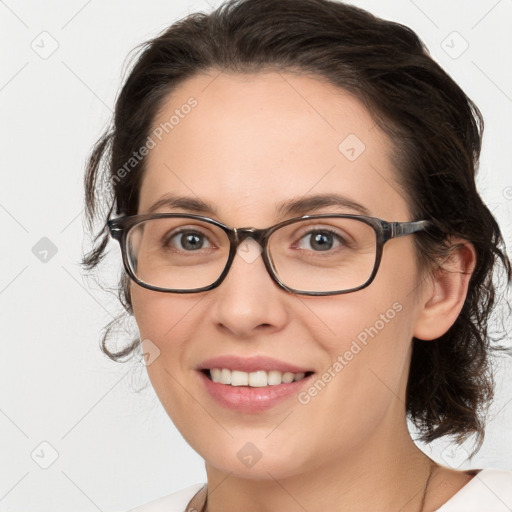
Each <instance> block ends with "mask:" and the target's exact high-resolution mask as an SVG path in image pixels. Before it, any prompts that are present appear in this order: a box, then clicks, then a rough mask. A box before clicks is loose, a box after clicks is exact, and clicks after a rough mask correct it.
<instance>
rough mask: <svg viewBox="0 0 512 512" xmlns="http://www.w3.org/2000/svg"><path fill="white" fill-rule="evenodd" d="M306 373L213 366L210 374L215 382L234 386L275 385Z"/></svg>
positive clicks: (297, 378) (287, 382) (286, 382)
mask: <svg viewBox="0 0 512 512" xmlns="http://www.w3.org/2000/svg"><path fill="white" fill-rule="evenodd" d="M304 375H305V373H292V372H284V373H283V372H279V371H277V370H272V371H270V372H266V371H264V370H259V371H256V372H249V373H248V372H241V371H239V370H228V369H227V368H212V369H211V370H210V376H211V378H212V380H213V382H219V383H221V384H231V385H232V386H251V387H263V386H275V385H277V384H283V383H284V384H289V383H290V382H293V381H294V380H300V379H303V378H304Z"/></svg>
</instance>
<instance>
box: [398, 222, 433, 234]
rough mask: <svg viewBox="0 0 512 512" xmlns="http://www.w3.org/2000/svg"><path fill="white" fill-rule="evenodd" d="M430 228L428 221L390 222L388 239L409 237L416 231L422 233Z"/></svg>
mask: <svg viewBox="0 0 512 512" xmlns="http://www.w3.org/2000/svg"><path fill="white" fill-rule="evenodd" d="M430 226H432V223H431V222H430V221H429V220H418V221H414V222H390V223H389V229H390V233H389V238H397V237H399V236H405V235H411V234H412V233H417V232H418V231H424V230H425V229H427V228H428V227H430Z"/></svg>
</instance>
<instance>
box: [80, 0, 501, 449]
mask: <svg viewBox="0 0 512 512" xmlns="http://www.w3.org/2000/svg"><path fill="white" fill-rule="evenodd" d="M140 50H141V52H140V55H139V56H138V57H137V60H136V62H135V64H134V65H133V67H132V69H131V71H130V72H129V75H128V77H127V79H126V81H125V83H124V85H123V87H122V90H121V92H120V94H119V96H118V99H117V102H116V105H115V115H114V119H113V125H112V126H111V127H110V128H109V129H107V131H106V132H105V133H104V135H103V136H102V137H101V138H100V139H99V141H98V142H97V144H96V146H95V147H94V149H93V151H92V154H91V155H90V159H89V162H88V168H87V172H86V176H85V200H86V212H87V221H88V227H89V230H90V231H91V232H93V231H94V221H95V220H96V219H99V220H100V221H101V223H102V226H103V225H104V223H105V222H106V220H107V218H109V217H110V215H111V214H112V213H113V212H114V209H115V213H116V214H118V215H133V214H136V213H137V209H138V199H139V198H138V195H139V189H140V184H141V178H142V175H143V172H144V165H145V160H144V159H141V160H140V161H138V162H136V164H135V165H133V168H132V169H131V170H130V171H129V172H127V173H126V172H125V173H122V174H123V177H122V179H119V169H122V168H123V166H125V164H126V162H127V161H129V159H130V157H131V156H132V154H133V152H136V151H138V150H139V149H140V148H141V147H142V146H143V145H144V144H145V142H146V140H147V137H148V135H149V130H150V128H151V126H152V122H153V121H154V119H155V116H156V113H157V112H158V109H159V108H160V107H161V105H162V103H163V101H164V100H165V99H166V97H167V96H168V94H169V93H170V92H172V91H173V90H174V89H175V88H176V87H178V86H179V85H180V84H181V83H182V82H183V81H184V80H186V79H187V78H190V77H192V76H193V75H196V74H198V73H200V72H212V71H213V72H219V71H224V72H235V73H244V72H258V71H263V70H265V71H267V70H277V71H293V72H299V73H307V74H310V75H312V76H314V77H317V78H318V79H321V80H325V81H327V82H329V83H332V84H334V85H336V86H338V87H340V88H343V89H345V90H347V91H349V92H351V93H353V94H354V95H356V96H357V97H358V98H359V99H360V100H361V101H363V102H364V104H365V105H366V107H367V108H368V110H369V111H370V113H371V114H372V116H373V118H374V119H375V122H376V123H377V124H378V126H379V127H380V128H381V129H382V130H383V131H384V132H385V133H387V134H388V135H389V136H390V137H391V140H392V141H393V144H394V147H393V157H394V162H395V165H396V168H397V172H398V176H399V177H400V179H399V182H400V183H401V184H402V187H403V189H404V190H405V191H406V194H407V199H408V203H409V206H410V211H411V214H412V217H413V219H431V220H432V221H433V222H434V224H435V226H436V229H435V230H434V231H432V232H431V233H430V234H426V235H418V236H417V237H416V236H415V243H416V247H417V254H418V258H419V260H420V261H421V262H422V263H423V264H424V268H430V269H432V268H434V267H433V265H434V264H435V262H437V265H439V261H440V257H446V255H447V254H449V250H450V244H449V243H448V242H447V241H448V239H449V237H450V236H453V237H459V238H461V239H463V240H467V241H469V242H471V243H472V244H473V245H474V247H475V249H476V253H477V264H476V268H475V270H474V273H473V275H472V277H471V281H470V285H469V291H468V294H467V298H466V301H465V304H464V306H463V309H462V312H461V313H460V315H459V317H458V318H457V320H456V321H455V323H454V324H453V326H452V327H451V328H450V329H449V330H448V332H446V333H445V334H444V335H443V336H441V337H440V338H439V339H437V340H434V341H428V342H425V341H421V340H418V339H414V341H413V343H414V346H413V355H412V362H411V368H410V375H409V381H408V387H407V397H406V400H407V402H406V407H407V413H408V415H409V418H410V419H411V420H412V421H413V423H414V424H415V426H416V427H417V428H418V429H419V431H420V433H421V437H420V439H421V440H422V441H424V442H430V441H432V440H434V439H436V438H439V437H441V436H445V435H452V436H456V440H457V441H458V442H462V441H464V440H465V439H466V438H467V437H468V436H469V435H471V434H476V435H477V441H478V446H477V448H476V450H475V451H478V449H479V448H480V446H481V443H482V442H483V438H484V425H485V423H484V417H485V413H486V412H487V408H488V405H489V404H490V402H491V399H492V398H493V394H494V380H493V375H492V372H491V361H490V356H491V353H492V351H494V350H496V351H504V350H506V348H505V347H502V346H498V345H497V344H496V342H497V341H498V336H497V333H498V331H496V333H494V336H491V334H492V333H491V331H490V327H489V325H490V324H489V318H490V315H491V313H492V311H493V310H494V308H495V296H496V291H497V290H496V288H495V282H494V281H493V272H494V270H495V268H501V269H502V274H504V276H503V275H502V277H505V279H504V280H503V281H504V282H505V286H507V285H508V284H509V283H510V281H511V267H510V262H509V260H508V259H507V256H506V254H505V250H504V247H503V246H504V242H503V239H502V235H501V233H500V230H499V227H498V225H497V223H496V221H495V219H494V218H493V216H492V214H491V213H490V211H489V209H488V208H487V207H486V206H485V205H484V203H483V202H482V200H481V198H480V196H479V194H478V192H477V190H476V186H475V174H476V170H477V167H478V160H479V155H480V148H481V136H482V130H483V120H482V116H481V114H480V112H479V110H478V108H477V107H476V106H475V105H474V103H473V102H472V101H471V100H470V99H469V98H468V97H467V96H466V95H465V94H464V92H463V91H462V90H461V88H460V87H459V86H458V85H457V84H456V83H455V82H454V81H453V80H452V79H451V78H450V76H448V74H447V73H446V72H445V71H443V70H442V69H441V67H440V66H439V65H438V64H437V63H436V62H435V61H434V60H433V59H432V58H431V57H430V56H429V54H428V51H427V49H426V48H425V47H424V45H423V43H422V42H421V40H420V39H419V38H418V36H417V35H416V34H415V33H414V32H413V31H412V30H410V29H409V28H407V27H405V26H403V25H400V24H398V23H393V22H390V21H386V20H382V19H379V18H377V17H375V16H373V15H372V14H370V13H368V12H366V11H364V10H362V9H360V8H356V7H353V6H350V5H346V4H344V3H341V2H334V1H329V0H231V1H228V2H226V3H224V4H223V5H221V6H220V7H219V8H218V9H216V10H215V11H213V12H212V13H210V14H205V13H196V14H192V15H189V16H187V17H186V18H184V19H182V20H179V21H178V22H176V23H174V24H173V25H172V26H170V27H169V28H168V29H167V30H165V31H164V32H163V33H162V34H161V35H159V36H158V37H156V38H154V39H152V40H150V41H147V42H145V43H143V45H141V47H140ZM100 210H101V211H100ZM108 240H109V236H108V232H107V231H106V229H103V230H101V231H99V232H98V233H97V235H96V237H95V239H94V247H93V249H92V250H91V251H90V252H89V253H88V254H87V255H85V256H84V258H83V265H84V267H85V268H86V269H87V270H89V271H90V270H92V269H93V268H95V267H96V266H98V264H99V263H100V261H101V260H102V258H103V256H104V255H105V249H106V246H107V243H108ZM498 263H500V265H497V264H498ZM128 284H129V281H128V278H127V276H126V275H125V274H123V276H122V278H121V282H120V283H119V289H118V295H119V299H120V301H121V303H122V304H123V306H124V308H125V310H126V312H127V313H128V314H129V315H132V314H133V312H132V307H131V301H130V295H129V291H128ZM115 323H116V321H114V322H111V323H110V324H109V325H108V326H107V327H106V330H105V332H104V336H103V338H102V340H101V347H102V350H103V351H104V352H105V353H106V354H107V355H108V356H109V357H111V358H112V359H114V360H122V359H123V358H126V357H127V356H130V355H131V354H132V352H133V351H134V350H135V349H136V348H137V346H138V344H139V340H138V339H136V340H132V341H131V343H130V344H129V345H128V346H126V347H125V348H123V349H122V350H120V351H117V352H111V351H110V350H109V349H108V348H107V344H106V342H107V340H108V339H110V338H111V337H112V332H113V327H114V325H115ZM473 453H474V452H473Z"/></svg>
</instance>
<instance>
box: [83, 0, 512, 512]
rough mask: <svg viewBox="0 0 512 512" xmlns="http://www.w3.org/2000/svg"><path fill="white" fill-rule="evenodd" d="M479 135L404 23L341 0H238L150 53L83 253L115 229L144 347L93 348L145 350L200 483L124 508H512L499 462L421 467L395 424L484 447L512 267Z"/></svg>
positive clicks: (128, 95)
mask: <svg viewBox="0 0 512 512" xmlns="http://www.w3.org/2000/svg"><path fill="white" fill-rule="evenodd" d="M481 130H482V119H481V116H480V113H479V111H478V109H477V108H476V106H475V105H474V104H473V103H472V102H471V100H469V99H468V98H467V97H466V95H465V94H464V93H463V91H462V90H461V89H460V88H459V87H458V86H457V85H456V84H455V83H454V82H453V80H452V79H451V78H450V77H449V76H448V75H447V74H446V73H445V72H444V71H443V70H442V69H441V68H440V67H439V66H438V65H437V64H436V63H435V62H434V61H433V60H432V59H431V58H430V57H429V56H428V54H427V52H426V50H425V48H424V47H423V45H422V43H421V42H420V40H419V39H418V37H417V36H416V35H415V34H414V33H413V32H412V31H411V30H409V29H408V28H406V27H404V26H401V25H399V24H396V23H391V22H388V21H384V20H381V19H378V18H376V17H374V16H372V15H371V14H369V13H367V12H365V11H363V10H361V9H358V8H355V7H353V6H349V5H345V4H343V3H340V2H331V1H327V0H280V1H278V2H276V1H274V0H245V1H244V0H241V1H231V2H228V3H225V4H224V5H222V6H221V7H219V8H218V9H217V10H216V11H214V12H213V13H211V14H209V15H205V14H195V15H191V16H189V17H188V18H186V19H184V20H181V21H180V22H178V23H176V24H174V25H173V26H171V27H170V28H169V29H168V30H166V31H165V32H164V33H162V34H161V35H160V36H159V37H157V38H155V39H154V40H152V41H149V42H148V43H147V44H146V46H145V48H144V51H143V52H142V54H141V55H140V56H139V58H138V60H137V62H136V64H135V65H134V67H133V69H132V70H131V72H130V74H129V76H128V78H127V80H126V82H125V84H124V86H123V89H122V91H121V94H120V96H119V98H118V101H117V103H116V110H115V118H114V124H113V127H112V129H111V130H109V131H108V132H107V133H106V134H105V135H104V137H102V138H101V139H100V141H99V142H98V144H97V145H96V147H95V149H94V151H93V153H92V155H91V158H90V162H89V167H88V171H87V176H86V198H87V206H88V213H89V218H90V220H91V222H92V221H93V220H94V218H95V214H96V211H97V208H98V206H99V203H98V200H97V195H98V193H99V191H100V188H101V189H103V187H104V186H106V187H107V192H110V193H111V198H112V202H111V203H110V204H109V206H110V209H109V212H108V215H107V217H106V218H104V219H102V220H103V222H105V221H106V220H107V219H109V222H108V224H107V225H106V226H105V230H104V231H103V232H102V233H100V234H99V235H98V239H99V236H100V235H103V237H102V238H101V239H100V240H99V242H98V244H97V246H96V247H95V248H94V249H93V250H92V251H91V252H90V253H89V254H88V255H87V256H86V257H85V258H84V264H85V265H86V266H87V268H90V269H91V268H93V267H95V266H96V265H97V264H98V263H99V262H100V260H101V257H102V255H103V254H104V251H105V248H106V245H107V242H108V240H109V236H112V237H113V238H115V239H116V240H118V241H119V242H120V244H121V248H122V253H123V262H124V268H125V271H126V272H125V274H124V275H123V279H122V282H121V283H120V298H121V300H122V301H123V303H124V304H125V305H126V308H127V311H128V312H129V313H130V314H133V315H134V317H135V319H136V321H137V324H138V327H139V330H140V340H135V341H134V342H132V344H131V345H129V346H128V347H126V348H125V349H124V350H122V351H120V352H117V353H112V352H110V351H109V350H108V348H107V346H106V338H107V337H108V336H107V337H106V338H105V339H104V340H103V342H104V344H103V349H104V350H105V352H106V353H107V354H108V355H110V356H111V357H112V358H114V359H120V358H123V357H126V356H128V355H130V354H132V353H133V352H134V351H135V350H136V349H138V347H139V346H141V348H142V350H143V352H144V354H145V359H146V365H147V371H148V375H149V378H150V380H151V383H152V385H153V386H154V388H155V391H156V393H157V394H158V397H159V399H160V401H161V403H162V405H163V406H164V408H165V410H166V412H167V413H168V414H169V416H170V418H171V419H172V421H173V422H174V423H175V424H176V426H177V428H178V429H179V430H180V432H181V433H182V435H183V436H184V438H185V439H186V440H187V442H188V443H189V444H190V445H191V446H192V447H193V448H194V449H195V450H196V451H197V452H198V453H199V454H200V455H201V456H202V457H203V458H204V460H205V466H206V473H207V483H206V484H205V485H204V486H201V485H196V486H192V487H190V488H187V489H185V490H183V491H182V492H180V493H177V494H173V495H171V496H167V497H165V498H162V499H160V500H157V501H155V502H153V503H152V504H148V505H146V506H143V507H140V508H138V509H137V510H138V511H149V510H177V511H178V510H179V511H183V510H203V511H208V512H216V511H224V512H229V511H234V510H255V511H256V510H257V511H263V510H287V511H295V510H297V511H299V510H307V511H310V512H313V511H320V510H337V511H368V510H371V511H383V512H384V511H401V512H431V511H433V510H440V511H442V512H453V511H456V510H464V511H468V510H486V511H491V510H492V511H498V510H499V511H505V510H510V507H512V472H509V471H500V470H496V469H492V468H487V469H474V470H471V471H457V470H454V469H451V468H449V467H446V466H443V465H440V464H438V463H435V462H434V461H433V460H431V459H430V458H429V457H427V456H426V455H425V454H424V453H423V452H422V451H421V450H420V449H419V448H418V447H417V446H416V445H415V443H414V442H413V440H412V439H411V436H410V433H409V431H408V429H407V424H406V419H407V418H408V417H409V418H410V419H411V420H412V421H414V423H415V425H416V426H417V427H418V429H419V431H420V432H421V434H422V437H421V440H423V441H426V442H430V441H433V440H434V439H438V438H440V437H442V436H446V435H450V436H454V437H455V438H456V439H457V441H458V442H462V441H463V440H465V439H467V438H468V437H469V436H471V435H475V436H476V440H477V448H476V450H478V448H479V447H480V445H481V442H482V440H483V435H484V423H483V414H484V412H485V409H486V407H487V406H488V405H489V403H490V400H491V398H492V392H493V386H492V379H491V378H490V376H489V373H488V369H489V357H490V355H491V352H492V350H499V349H501V348H502V347H499V346H496V345H495V344H491V340H490V339H489V336H488V333H487V322H488V318H489V315H490V313H491V312H492V310H493V308H494V297H495V287H494V284H493V280H492V274H493V270H494V269H495V268H496V266H501V267H502V268H504V269H505V271H506V272H505V273H506V280H507V283H510V279H511V269H510V264H509V262H508V260H507V257H506V254H505V252H504V249H503V248H502V242H503V240H502V237H501V233H500V230H499V227H498V226H497V224H496V222H495V220H494V218H493V217H492V215H491V213H490V212H489V210H488V209H487V207H486V206H485V205H484V204H483V202H482V201H481V199H480V197H479V195H478V193H477V191H476V188H475V171H476V167H477V164H478V157H479V151H480V145H481ZM103 162H105V163H106V165H104V166H103V165H102V163H103ZM102 168H105V173H104V174H101V170H102ZM102 180H104V181H102ZM114 209H115V211H114ZM107 335H108V332H107ZM491 490H492V491H491ZM471 507H473V508H471ZM475 507H476V508H475Z"/></svg>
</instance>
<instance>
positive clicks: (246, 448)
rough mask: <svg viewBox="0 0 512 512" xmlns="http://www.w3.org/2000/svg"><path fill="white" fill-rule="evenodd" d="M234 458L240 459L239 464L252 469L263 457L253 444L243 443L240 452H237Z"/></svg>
mask: <svg viewBox="0 0 512 512" xmlns="http://www.w3.org/2000/svg"><path fill="white" fill-rule="evenodd" d="M236 456H237V457H238V458H239V459H240V462H241V463H242V464H243V465H244V466H247V467H248V468H252V467H253V466H254V465H255V464H256V463H257V462H258V461H259V460H260V459H261V457H262V456H263V453H261V451H260V450H258V448H257V447H256V445H254V444H253V443H250V442H249V443H245V444H244V445H243V446H242V448H240V450H238V452H237V454H236Z"/></svg>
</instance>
